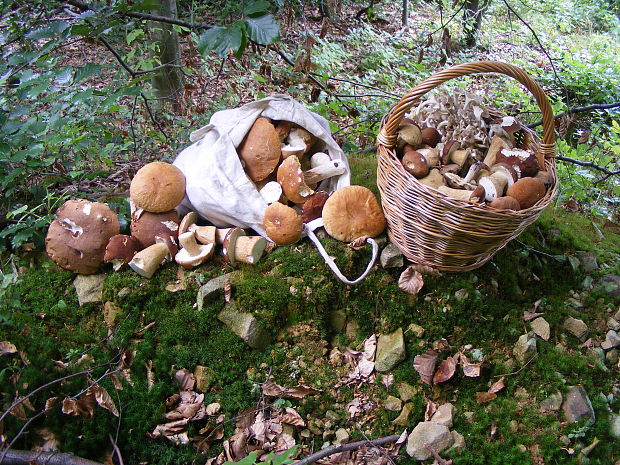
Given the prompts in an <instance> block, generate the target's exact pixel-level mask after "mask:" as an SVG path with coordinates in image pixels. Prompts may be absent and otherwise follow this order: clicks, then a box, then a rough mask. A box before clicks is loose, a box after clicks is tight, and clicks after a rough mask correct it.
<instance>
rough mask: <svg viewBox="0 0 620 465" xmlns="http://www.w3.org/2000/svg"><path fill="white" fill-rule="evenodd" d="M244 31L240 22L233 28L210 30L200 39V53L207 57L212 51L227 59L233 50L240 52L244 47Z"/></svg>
mask: <svg viewBox="0 0 620 465" xmlns="http://www.w3.org/2000/svg"><path fill="white" fill-rule="evenodd" d="M243 36H244V31H243V29H242V25H241V24H240V22H239V21H237V22H236V23H235V24H233V25H232V26H231V27H221V26H216V27H212V28H211V29H209V30H208V31H207V32H205V33H204V34H203V35H202V36H200V38H199V39H198V44H197V47H198V51H199V52H200V53H201V54H202V55H207V54H208V53H209V52H210V51H211V50H215V53H217V55H218V56H219V57H220V58H225V57H226V56H228V53H229V52H230V51H231V50H232V51H233V52H238V51H239V50H240V49H241V47H242V45H243V44H244V41H243Z"/></svg>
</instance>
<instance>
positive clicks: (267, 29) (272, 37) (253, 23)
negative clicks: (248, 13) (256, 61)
mask: <svg viewBox="0 0 620 465" xmlns="http://www.w3.org/2000/svg"><path fill="white" fill-rule="evenodd" d="M244 21H245V23H246V24H247V27H248V34H249V36H250V39H251V40H253V41H254V42H256V43H257V44H261V45H267V44H271V43H273V42H275V41H276V40H277V39H278V38H279V37H280V26H279V25H278V23H277V22H276V20H275V18H274V17H273V15H270V14H267V15H263V16H259V17H257V18H245V20H244Z"/></svg>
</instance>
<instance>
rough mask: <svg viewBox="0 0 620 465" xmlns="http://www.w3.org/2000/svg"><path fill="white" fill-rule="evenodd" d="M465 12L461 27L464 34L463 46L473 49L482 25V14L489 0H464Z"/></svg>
mask: <svg viewBox="0 0 620 465" xmlns="http://www.w3.org/2000/svg"><path fill="white" fill-rule="evenodd" d="M464 1H465V12H464V13H463V25H464V28H463V29H464V32H465V45H466V46H468V47H473V46H474V45H476V40H477V39H478V32H479V31H480V25H481V24H482V13H483V12H484V9H485V8H486V6H487V5H488V3H489V0H464Z"/></svg>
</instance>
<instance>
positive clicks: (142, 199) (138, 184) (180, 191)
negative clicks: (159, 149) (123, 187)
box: [129, 161, 185, 213]
mask: <svg viewBox="0 0 620 465" xmlns="http://www.w3.org/2000/svg"><path fill="white" fill-rule="evenodd" d="M184 196H185V175H184V174H183V172H182V171H181V170H180V169H179V168H177V167H176V166H174V165H171V164H170V163H164V162H160V161H156V162H153V163H149V164H147V165H144V166H143V167H142V168H140V169H139V170H138V172H137V173H136V175H135V176H134V177H133V179H132V180H131V185H130V186H129V197H130V199H131V201H132V202H133V204H134V206H135V208H136V209H138V210H139V209H143V210H144V211H147V212H153V213H162V212H167V211H169V210H173V209H174V208H175V207H176V206H177V205H179V204H180V203H181V201H182V200H183V197H184Z"/></svg>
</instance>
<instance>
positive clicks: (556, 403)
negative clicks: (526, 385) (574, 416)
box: [540, 391, 563, 412]
mask: <svg viewBox="0 0 620 465" xmlns="http://www.w3.org/2000/svg"><path fill="white" fill-rule="evenodd" d="M562 400H563V399H562V393H561V392H559V391H558V392H556V393H554V394H551V395H550V396H549V397H547V398H546V399H545V400H543V401H542V402H541V403H540V409H541V410H542V411H543V412H557V411H558V410H560V408H561V407H562Z"/></svg>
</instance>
